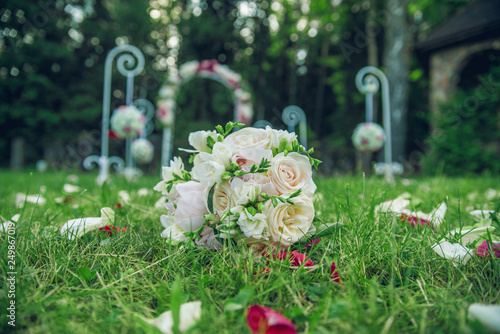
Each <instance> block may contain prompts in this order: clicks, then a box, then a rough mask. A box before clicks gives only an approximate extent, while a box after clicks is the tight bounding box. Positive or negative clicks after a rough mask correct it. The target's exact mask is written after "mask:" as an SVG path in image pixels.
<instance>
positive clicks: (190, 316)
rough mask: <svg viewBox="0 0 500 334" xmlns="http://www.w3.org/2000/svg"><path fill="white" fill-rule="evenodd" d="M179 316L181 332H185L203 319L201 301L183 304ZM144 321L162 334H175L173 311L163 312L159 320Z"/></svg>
mask: <svg viewBox="0 0 500 334" xmlns="http://www.w3.org/2000/svg"><path fill="white" fill-rule="evenodd" d="M179 316H180V321H179V322H180V323H179V330H180V331H181V332H184V331H186V330H187V329H188V328H189V327H191V326H192V325H193V324H194V323H195V322H196V321H198V320H199V319H200V318H201V301H196V302H189V303H185V304H182V305H181V308H180V310H179ZM144 320H145V321H146V322H147V323H149V324H151V325H153V326H156V327H158V329H159V330H160V332H162V333H164V334H171V333H173V331H172V327H173V325H174V319H173V318H172V311H166V312H163V313H162V314H160V316H159V317H158V318H155V319H144Z"/></svg>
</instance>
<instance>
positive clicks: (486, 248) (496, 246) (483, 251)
mask: <svg viewBox="0 0 500 334" xmlns="http://www.w3.org/2000/svg"><path fill="white" fill-rule="evenodd" d="M490 249H492V250H493V253H494V254H495V256H496V257H499V258H500V243H496V242H493V243H492V242H489V241H487V240H484V241H483V242H482V243H481V244H480V245H479V246H477V250H476V255H477V256H485V257H489V256H490Z"/></svg>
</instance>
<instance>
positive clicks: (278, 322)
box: [247, 305, 297, 334]
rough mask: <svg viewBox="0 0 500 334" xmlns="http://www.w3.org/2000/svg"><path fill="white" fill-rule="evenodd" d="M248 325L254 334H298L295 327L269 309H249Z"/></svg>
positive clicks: (257, 306) (256, 307)
mask: <svg viewBox="0 0 500 334" xmlns="http://www.w3.org/2000/svg"><path fill="white" fill-rule="evenodd" d="M247 325H248V327H249V328H250V330H251V331H252V334H296V333H297V329H296V328H295V325H294V324H293V323H292V322H291V321H290V320H288V319H287V318H286V317H285V316H284V315H282V314H281V313H279V312H276V311H275V310H272V309H270V308H268V307H264V306H260V305H252V306H250V307H249V308H248V309H247Z"/></svg>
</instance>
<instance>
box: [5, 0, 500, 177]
mask: <svg viewBox="0 0 500 334" xmlns="http://www.w3.org/2000/svg"><path fill="white" fill-rule="evenodd" d="M499 5H500V1H498V0H475V1H467V0H443V1H431V0H407V1H403V0H268V1H252V0H248V1H241V0H234V1H229V0H227V1H226V0H224V1H222V0H219V1H217V0H214V1H205V0H189V1H175V0H150V1H149V2H148V1H139V0H133V1H131V0H127V1H125V0H103V1H100V0H80V1H78V0H74V1H72V0H57V1H52V0H40V1H18V0H3V1H2V6H1V10H0V86H1V88H0V133H1V137H0V158H1V160H0V167H2V168H9V167H11V168H14V169H18V168H24V167H30V166H31V167H32V166H34V165H35V163H36V162H37V161H38V160H41V159H44V160H45V161H47V162H48V164H49V166H50V167H51V168H54V169H71V170H72V169H79V168H80V167H81V164H82V161H83V159H84V158H85V157H86V156H87V155H89V154H96V153H97V152H99V141H100V124H101V117H102V97H103V93H102V89H103V80H104V79H103V77H104V61H105V58H106V55H107V53H108V52H109V51H110V50H111V49H112V48H113V47H115V46H117V45H123V44H132V45H135V46H137V47H138V48H139V49H140V50H141V51H142V52H143V53H144V56H145V59H146V66H145V70H144V71H143V73H141V75H139V76H138V77H136V79H135V80H136V84H135V88H134V89H135V90H134V98H146V99H148V100H150V101H152V102H155V101H156V100H157V99H158V90H159V89H160V87H161V85H162V84H163V83H164V81H165V80H166V78H167V76H168V74H169V73H176V71H177V70H178V68H179V67H180V65H182V64H183V63H185V62H187V61H191V60H204V59H216V60H218V61H219V62H220V63H221V64H225V65H228V66H229V67H230V68H231V69H232V70H234V71H236V72H238V73H240V74H241V75H242V77H243V79H244V80H245V81H246V82H247V83H248V88H249V89H250V91H251V94H252V100H253V106H254V122H255V121H256V120H260V119H264V120H267V121H269V122H271V123H272V124H273V126H274V127H275V128H283V129H284V128H285V125H284V124H283V123H282V121H281V112H282V110H283V108H284V107H286V106H287V105H291V104H295V105H298V106H300V107H301V108H302V109H304V111H305V112H306V114H307V120H308V142H309V146H314V147H315V149H316V153H315V156H316V157H318V158H319V159H321V160H323V161H324V163H323V164H322V165H321V167H320V170H319V171H320V173H321V174H323V175H334V174H344V173H351V172H353V171H354V170H355V169H356V153H355V150H354V147H353V145H352V142H351V135H352V131H353V130H354V128H355V127H356V125H357V124H358V123H360V122H363V121H364V119H365V111H364V108H365V97H364V95H362V94H361V93H359V92H358V90H357V88H356V86H355V76H356V73H357V72H358V71H359V70H360V69H361V68H362V67H364V66H367V65H372V66H377V67H379V68H381V69H382V70H383V71H384V72H385V73H386V74H387V76H388V78H389V82H390V85H391V87H390V92H391V105H392V108H393V110H392V112H393V116H392V122H393V126H392V134H393V153H394V154H393V155H394V160H395V161H399V162H400V163H402V164H403V165H404V167H405V171H406V172H407V173H427V174H435V173H444V174H449V175H457V174H464V173H499V172H500V7H499ZM125 85H126V80H125V79H124V78H123V77H122V76H120V75H118V74H117V71H116V68H115V69H114V75H113V85H112V102H111V110H113V109H114V108H116V107H118V106H119V105H122V104H125ZM378 95H380V94H378ZM375 102H376V103H375V111H376V112H375V121H376V122H378V123H381V122H382V116H381V105H380V101H375ZM177 103H178V109H177V114H176V125H175V137H174V138H175V140H174V144H175V147H176V148H178V147H187V146H188V144H187V136H188V134H189V132H191V131H196V130H200V129H210V128H212V127H213V126H214V125H216V124H225V123H226V122H227V121H228V120H231V119H232V110H233V100H232V93H231V92H230V91H229V90H228V89H227V88H226V87H224V86H223V85H222V84H220V83H218V82H215V81H212V80H204V79H195V80H193V81H191V82H189V83H188V84H186V85H185V86H184V87H183V88H182V90H181V92H180V94H179V96H178V98H177ZM151 141H152V142H153V143H155V145H160V143H161V131H160V129H159V128H158V129H157V130H156V131H155V133H154V134H153V135H152V136H151ZM113 145H114V146H115V148H113ZM113 145H112V149H116V150H120V148H119V147H120V145H118V144H117V143H114V144H113ZM177 152H178V151H177V150H176V151H175V152H174V154H177ZM156 153H157V154H156V156H157V157H156V159H155V163H154V164H153V165H152V167H150V168H149V172H151V173H154V172H158V170H159V166H160V164H159V152H158V149H157V152H156ZM376 158H377V157H376V155H375V156H374V157H369V159H374V160H375V159H376Z"/></svg>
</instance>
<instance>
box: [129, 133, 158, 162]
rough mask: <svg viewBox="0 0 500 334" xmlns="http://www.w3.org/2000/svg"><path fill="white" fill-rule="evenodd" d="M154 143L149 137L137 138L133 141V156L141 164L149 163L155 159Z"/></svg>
mask: <svg viewBox="0 0 500 334" xmlns="http://www.w3.org/2000/svg"><path fill="white" fill-rule="evenodd" d="M153 153H154V148H153V144H151V142H150V141H149V140H147V139H143V138H140V139H136V140H134V141H133V142H132V156H133V157H134V159H135V161H137V162H138V163H140V164H148V163H150V162H151V160H153Z"/></svg>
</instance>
